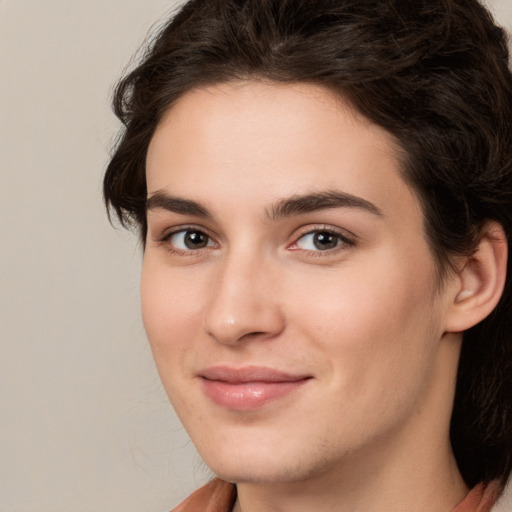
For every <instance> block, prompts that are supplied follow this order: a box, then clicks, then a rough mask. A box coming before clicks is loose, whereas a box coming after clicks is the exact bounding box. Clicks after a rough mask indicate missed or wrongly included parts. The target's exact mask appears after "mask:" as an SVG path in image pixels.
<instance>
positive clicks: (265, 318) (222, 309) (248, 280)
mask: <svg viewBox="0 0 512 512" xmlns="http://www.w3.org/2000/svg"><path fill="white" fill-rule="evenodd" d="M269 267H270V266H269V265H265V264H264V263H262V260H261V258H256V257H247V256H245V257H243V256H239V257H236V256H235V255H233V256H232V257H229V258H226V260H225V261H223V262H219V263H218V266H217V268H216V270H215V276H214V279H213V283H212V288H211V295H210V297H211V298H210V302H209V305H208V307H207V311H206V314H205V330H206V332H207V334H208V335H209V336H211V337H213V338H214V339H215V340H216V341H218V342H219V343H223V344H226V345H235V344H237V343H238V342H241V341H243V340H248V339H270V338H273V337H275V336H277V335H278V334H279V333H280V332H282V330H283V329H284V325H285V319H284V315H283V312H282V309H281V307H280V305H279V297H278V295H279V294H278V286H277V279H276V272H275V269H274V271H273V270H272V269H270V268H269Z"/></svg>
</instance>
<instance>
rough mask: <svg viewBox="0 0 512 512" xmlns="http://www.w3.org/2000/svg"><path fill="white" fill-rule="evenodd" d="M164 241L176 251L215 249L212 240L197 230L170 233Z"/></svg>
mask: <svg viewBox="0 0 512 512" xmlns="http://www.w3.org/2000/svg"><path fill="white" fill-rule="evenodd" d="M166 241H167V242H168V243H169V244H170V245H171V246H172V248H173V249H176V250H178V251H194V250H197V249H204V248H206V247H215V245H216V244H215V243H214V242H213V240H212V239H211V238H210V237H209V236H208V235H207V234H206V233H204V232H203V231H200V230H199V229H182V230H180V231H176V232H174V233H171V234H170V235H169V236H168V237H166Z"/></svg>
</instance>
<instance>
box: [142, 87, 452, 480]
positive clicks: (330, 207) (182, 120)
mask: <svg viewBox="0 0 512 512" xmlns="http://www.w3.org/2000/svg"><path fill="white" fill-rule="evenodd" d="M147 184H148V198H149V202H148V238H147V245H146V249H145V254H144V261H143V268H142V308H143V319H144V324H145V328H146V331H147V334H148V338H149V341H150V344H151V347H152V350H153V353H154V357H155V361H156V365H157V367H158V371H159V373H160V376H161V378H162V381H163V384H164V386H165V389H166V391H167V393H168V395H169V397H170V400H171V402H172V404H173V406H174V408H175V409H176V412H177V414H178V415H179V417H180V419H181V420H182V422H183V424H184V426H185V428H186V429H187V431H188V432H189V434H190V436H191V438H192V440H193V442H194V443H195V445H196V446H197V448H198V451H199V453H200V454H201V455H202V457H203V458H204V460H205V462H206V463H207V464H208V465H209V466H210V467H211V468H212V469H213V471H214V472H216V473H217V474H219V475H220V476H223V477H224V478H226V479H228V480H231V481H236V482H244V481H247V482H291V481H299V480H301V481H304V480H307V479H310V478H315V477H318V476H320V475H326V474H329V473H330V474H332V473H333V472H343V471H345V468H347V467H348V462H349V461H350V468H351V471H353V470H354V468H357V467H359V468H362V467H363V466H365V468H366V469H365V471H366V473H368V471H374V472H379V471H384V469H385V468H387V469H389V466H390V464H391V463H393V464H395V465H397V464H396V463H397V461H401V463H402V466H404V465H405V467H406V468H413V467H414V466H415V465H416V466H417V464H418V460H419V459H418V457H423V456H425V457H426V456H428V457H431V458H433V459H436V458H442V457H445V458H446V457H447V454H448V453H449V452H450V448H449V440H448V425H449V417H450V410H451V406H452V397H453V387H454V379H455V372H456V365H457V357H458V351H459V347H460V343H459V342H460V339H459V338H460V337H459V336H458V335H452V334H447V333H446V322H447V315H448V312H449V309H450V308H449V304H450V302H451V296H452V295H451V294H452V291H453V287H452V286H451V285H450V282H448V284H447V285H445V286H444V287H440V286H439V282H438V277H437V274H436V266H435V262H434V260H433V257H432V254H431V252H430V250H429V247H428V243H427V241H426V237H425V232H424V226H423V215H422V212H421V209H420V206H419V202H418V200H417V198H416V196H415V194H414V192H413V190H411V188H410V187H409V186H408V185H407V184H406V183H405V182H404V180H403V179H402V177H401V175H400V169H399V162H398V157H397V150H396V145H395V144H394V141H393V139H392V138H391V136H390V135H389V134H388V133H387V132H386V131H384V130H383V129H381V128H380V127H378V126H376V125H374V124H372V123H371V122H370V121H368V120H367V119H366V118H364V117H362V116H361V115H359V114H358V113H356V112H355V111H354V110H353V109H352V108H351V107H350V105H349V104H347V103H346V102H344V101H342V100H341V99H340V98H338V97H336V96H334V95H333V94H332V93H330V92H329V91H327V90H325V89H323V88H321V87H318V86H314V85H307V84H296V85H276V84H270V83H265V82H256V81H254V82H235V83H228V84H222V85H217V86H212V87H208V88H202V89H197V90H194V91H192V92H189V93H187V94H186V95H185V96H183V97H182V98H181V99H180V100H179V101H178V102H177V104H175V105H174V106H173V107H172V108H171V109H170V110H169V111H168V113H167V114H166V116H165V117H164V119H163V120H162V121H161V123H160V124H159V126H158V128H157V130H156V133H155V135H154V137H153V139H152V142H151V145H150V147H149V151H148V156H147ZM362 461H364V462H362ZM398 465H399V464H398Z"/></svg>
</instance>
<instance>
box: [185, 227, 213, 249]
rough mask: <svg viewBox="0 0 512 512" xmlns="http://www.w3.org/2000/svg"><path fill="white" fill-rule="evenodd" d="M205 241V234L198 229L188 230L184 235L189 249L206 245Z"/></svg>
mask: <svg viewBox="0 0 512 512" xmlns="http://www.w3.org/2000/svg"><path fill="white" fill-rule="evenodd" d="M207 241H208V238H207V236H206V235H205V234H204V233H201V232H200V231H189V232H188V233H187V234H186V236H185V245H186V246H187V247H188V248H189V249H198V248H201V247H206V244H207Z"/></svg>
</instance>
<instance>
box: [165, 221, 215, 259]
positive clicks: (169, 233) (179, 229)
mask: <svg viewBox="0 0 512 512" xmlns="http://www.w3.org/2000/svg"><path fill="white" fill-rule="evenodd" d="M187 231H198V232H200V233H203V234H204V235H205V236H207V237H208V239H209V242H212V243H213V245H207V246H206V247H199V248H197V249H181V248H177V247H173V246H172V244H171V243H170V239H171V237H173V236H174V235H177V234H178V233H183V232H187ZM156 241H157V242H158V243H159V244H161V245H163V246H165V247H166V249H167V250H168V251H169V252H171V253H173V254H177V255H183V256H198V255H200V254H201V253H203V252H204V251H205V250H211V249H212V248H216V247H218V246H219V244H218V242H217V241H216V240H215V238H214V237H213V236H212V235H211V234H210V232H209V230H208V229H206V228H204V227H203V226H197V225H193V224H183V225H180V226H173V227H172V228H170V229H167V230H165V231H164V232H163V233H162V235H160V236H157V237H156Z"/></svg>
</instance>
